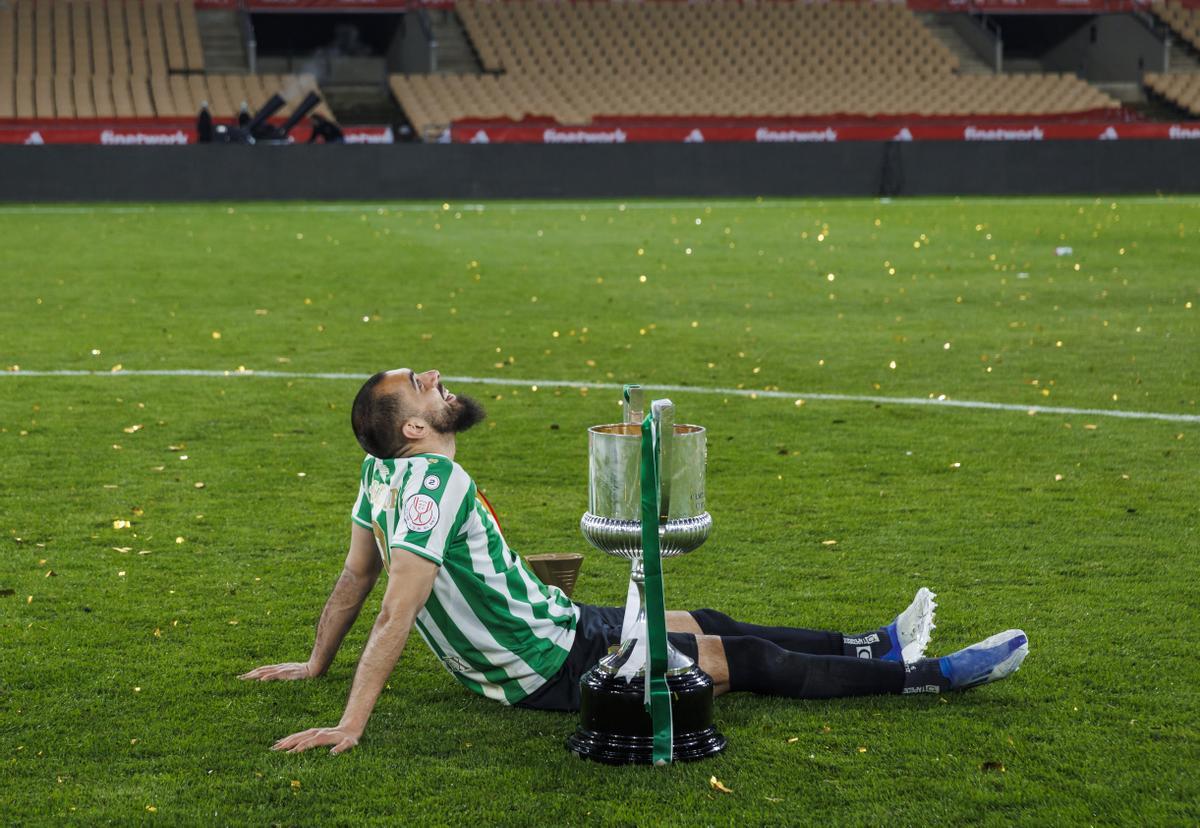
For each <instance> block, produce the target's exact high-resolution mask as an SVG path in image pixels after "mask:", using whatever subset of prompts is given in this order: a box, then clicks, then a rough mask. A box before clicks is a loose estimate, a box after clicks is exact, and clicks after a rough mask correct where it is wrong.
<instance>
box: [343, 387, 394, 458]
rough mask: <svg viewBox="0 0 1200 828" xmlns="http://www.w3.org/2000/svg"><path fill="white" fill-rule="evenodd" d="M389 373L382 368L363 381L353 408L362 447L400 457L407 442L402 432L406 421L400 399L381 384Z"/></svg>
mask: <svg viewBox="0 0 1200 828" xmlns="http://www.w3.org/2000/svg"><path fill="white" fill-rule="evenodd" d="M386 376H387V371H380V372H379V373H378V374H375V375H374V376H373V377H371V378H370V379H369V380H367V381H366V382H364V383H363V386H362V388H360V389H358V394H357V395H356V396H355V397H354V407H353V408H351V410H350V426H351V427H352V428H353V429H354V436H355V437H356V438H358V444H359V445H360V446H362V447H363V451H365V452H366V453H367V454H370V455H371V456H372V457H385V458H386V457H398V456H399V455H400V452H401V451H403V450H404V446H405V445H406V441H405V439H404V435H403V434H401V432H400V426H401V425H403V423H402V418H403V412H401V410H400V399H399V397H398V396H397V395H396V394H387V393H384V392H383V391H382V390H381V389H380V388H379V387H378V386H379V383H381V382H383V379H384V377H386Z"/></svg>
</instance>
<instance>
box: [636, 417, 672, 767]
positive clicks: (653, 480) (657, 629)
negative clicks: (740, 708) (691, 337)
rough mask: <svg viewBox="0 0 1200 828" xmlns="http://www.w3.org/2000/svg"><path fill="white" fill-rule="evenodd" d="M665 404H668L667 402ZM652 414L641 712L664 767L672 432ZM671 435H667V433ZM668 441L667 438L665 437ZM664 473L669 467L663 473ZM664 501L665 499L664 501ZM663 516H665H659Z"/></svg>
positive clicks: (646, 472) (668, 727) (645, 443)
mask: <svg viewBox="0 0 1200 828" xmlns="http://www.w3.org/2000/svg"><path fill="white" fill-rule="evenodd" d="M662 402H665V403H666V405H667V406H669V405H670V402H669V401H665V400H664V401H662ZM659 411H660V408H659V405H658V403H657V402H656V403H655V405H654V406H653V410H652V411H651V412H650V413H648V414H646V418H645V419H644V420H643V421H642V463H641V482H642V565H643V566H644V568H645V573H646V574H645V578H646V580H645V590H646V646H647V650H646V652H647V662H648V663H647V665H646V669H645V681H646V709H647V710H648V711H649V713H650V720H651V723H652V725H653V728H654V748H653V762H654V764H656V765H665V764H667V763H668V762H670V761H671V760H672V754H671V748H672V742H673V737H672V722H671V692H670V690H669V689H668V687H667V607H666V598H665V596H664V595H663V575H662V556H661V554H660V551H659V547H658V527H659V518H660V515H661V511H660V510H661V509H662V508H663V507H665V505H666V503H664V498H663V497H662V488H661V483H662V480H661V476H660V473H661V466H660V460H661V453H662V448H663V446H662V442H663V440H662V433H661V430H662V429H663V428H668V429H671V430H672V431H674V417H668V418H666V419H667V422H666V424H665V425H664V423H663V418H662V417H661V416H660V417H656V416H655V414H657V413H659ZM668 434H670V432H668ZM667 439H668V440H670V437H669V436H668V438H667ZM667 472H668V474H669V473H670V469H669V468H668V469H667ZM667 502H669V501H667ZM661 516H662V517H663V518H665V517H666V515H661Z"/></svg>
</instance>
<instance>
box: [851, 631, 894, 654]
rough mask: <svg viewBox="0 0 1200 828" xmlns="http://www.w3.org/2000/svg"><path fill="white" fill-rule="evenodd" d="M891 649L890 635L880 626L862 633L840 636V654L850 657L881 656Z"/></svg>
mask: <svg viewBox="0 0 1200 828" xmlns="http://www.w3.org/2000/svg"><path fill="white" fill-rule="evenodd" d="M891 649H892V637H891V636H890V635H888V631H887V630H886V629H885V628H883V627H880V628H879V629H877V630H875V631H874V632H866V633H863V634H862V635H844V636H842V655H848V656H851V657H852V658H883V657H884V656H885V655H887V654H888V651H889V650H891Z"/></svg>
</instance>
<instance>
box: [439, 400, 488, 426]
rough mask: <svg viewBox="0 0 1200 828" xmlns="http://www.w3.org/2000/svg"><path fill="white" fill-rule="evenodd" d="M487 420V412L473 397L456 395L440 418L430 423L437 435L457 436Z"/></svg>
mask: <svg viewBox="0 0 1200 828" xmlns="http://www.w3.org/2000/svg"><path fill="white" fill-rule="evenodd" d="M486 419H487V412H486V411H484V410H483V406H482V405H480V404H479V401H478V400H476V399H475V398H474V397H468V396H466V395H465V394H458V395H456V396H455V398H454V402H452V403H450V405H449V406H447V407H446V409H445V411H443V412H442V414H441V416H440V417H438V418H436V419H434V420H432V421H430V425H432V426H433V430H434V431H436V432H438V433H439V434H458V433H460V432H463V431H466V430H467V429H469V428H471V427H472V426H475V425H478V424H479V423H482V422H483V421H484V420H486Z"/></svg>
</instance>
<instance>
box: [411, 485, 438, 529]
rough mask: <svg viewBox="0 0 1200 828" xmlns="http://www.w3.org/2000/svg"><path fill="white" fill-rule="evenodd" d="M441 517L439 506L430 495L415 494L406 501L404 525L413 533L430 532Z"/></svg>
mask: <svg viewBox="0 0 1200 828" xmlns="http://www.w3.org/2000/svg"><path fill="white" fill-rule="evenodd" d="M440 517H441V515H440V513H439V512H438V505H437V503H436V502H434V499H433V498H432V497H430V496H429V495H423V494H415V495H413V496H412V497H410V498H409V499H408V500H406V501H404V525H405V526H407V527H408V528H409V529H411V530H412V531H413V532H428V531H429V530H431V529H433V527H435V526H437V523H438V519H439V518H440Z"/></svg>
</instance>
